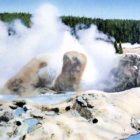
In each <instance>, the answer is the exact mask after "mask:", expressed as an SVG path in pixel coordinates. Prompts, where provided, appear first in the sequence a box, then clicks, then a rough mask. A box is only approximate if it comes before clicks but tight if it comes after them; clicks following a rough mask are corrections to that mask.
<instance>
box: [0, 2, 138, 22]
mask: <svg viewBox="0 0 140 140" xmlns="http://www.w3.org/2000/svg"><path fill="white" fill-rule="evenodd" d="M43 3H51V4H53V5H55V6H56V7H57V8H58V10H59V12H60V15H73V16H86V17H92V18H104V19H114V18H115V19H116V18H117V19H136V20H139V19H140V14H139V13H140V0H0V12H30V13H33V12H34V11H35V9H37V7H38V6H39V5H41V4H43Z"/></svg>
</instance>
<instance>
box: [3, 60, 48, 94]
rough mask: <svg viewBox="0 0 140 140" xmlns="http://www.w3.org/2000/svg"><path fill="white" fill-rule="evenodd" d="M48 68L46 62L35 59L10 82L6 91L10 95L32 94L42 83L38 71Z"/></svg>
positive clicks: (6, 86)
mask: <svg viewBox="0 0 140 140" xmlns="http://www.w3.org/2000/svg"><path fill="white" fill-rule="evenodd" d="M45 66H47V62H46V61H45V60H41V59H37V58H34V59H32V60H31V61H30V62H29V63H28V64H26V65H25V66H24V67H23V68H22V69H21V70H20V71H19V72H18V73H17V74H16V75H15V76H14V77H12V78H11V79H9V80H8V82H7V83H6V84H5V87H4V89H5V90H7V91H9V93H10V94H11V93H13V94H18V95H24V94H25V93H27V92H28V94H30V93H31V92H32V91H33V90H34V89H35V87H36V86H37V85H38V83H39V82H40V78H39V76H38V71H39V70H40V69H41V68H43V67H45Z"/></svg>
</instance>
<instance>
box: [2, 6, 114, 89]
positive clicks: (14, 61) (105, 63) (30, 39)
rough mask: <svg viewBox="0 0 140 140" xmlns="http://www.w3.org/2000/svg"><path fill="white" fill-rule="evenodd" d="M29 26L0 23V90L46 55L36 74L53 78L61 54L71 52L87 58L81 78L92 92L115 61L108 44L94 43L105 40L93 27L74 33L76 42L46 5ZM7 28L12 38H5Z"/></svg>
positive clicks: (59, 63)
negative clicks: (24, 67)
mask: <svg viewBox="0 0 140 140" xmlns="http://www.w3.org/2000/svg"><path fill="white" fill-rule="evenodd" d="M31 23H32V26H31V28H27V27H25V26H24V25H23V24H22V23H21V22H20V21H19V20H16V21H14V22H13V23H11V24H6V23H3V22H1V21H0V60H1V62H0V87H2V86H3V85H4V83H5V82H6V81H7V80H8V79H9V78H10V77H12V76H13V75H15V74H16V73H17V72H18V71H19V70H20V69H21V67H22V66H23V65H25V64H26V63H27V62H28V61H29V60H30V59H32V58H34V57H42V56H45V55H46V54H47V55H46V61H47V62H49V65H48V67H47V68H44V69H42V70H41V71H40V74H41V76H44V75H45V72H49V73H50V74H52V75H53V76H54V77H56V76H57V75H58V74H59V73H60V71H61V68H62V58H63V55H64V53H65V52H67V51H73V50H75V51H78V52H82V53H84V54H85V55H86V56H87V58H88V63H87V67H86V69H85V72H84V75H83V78H82V83H83V88H84V89H92V88H94V85H95V84H97V82H98V81H99V80H102V79H104V77H105V76H106V75H107V73H108V72H109V71H110V70H111V68H112V63H113V62H114V60H115V58H116V56H115V50H114V48H113V46H112V44H110V43H107V42H105V41H101V40H97V38H103V39H105V40H106V38H107V36H106V35H104V34H103V33H100V32H99V31H98V30H97V28H96V26H94V25H92V26H91V27H90V28H89V29H83V30H79V31H77V35H78V36H79V40H78V39H76V38H75V37H74V36H72V35H71V33H70V29H69V27H67V26H65V25H64V24H63V23H62V22H61V19H60V18H59V13H58V11H57V9H56V8H55V7H54V6H52V5H50V4H44V5H43V6H41V7H40V8H39V9H38V10H37V11H36V12H35V14H34V15H33V16H32V18H31ZM9 27H11V28H13V30H15V34H14V35H11V36H8V28H9ZM52 54H53V55H52Z"/></svg>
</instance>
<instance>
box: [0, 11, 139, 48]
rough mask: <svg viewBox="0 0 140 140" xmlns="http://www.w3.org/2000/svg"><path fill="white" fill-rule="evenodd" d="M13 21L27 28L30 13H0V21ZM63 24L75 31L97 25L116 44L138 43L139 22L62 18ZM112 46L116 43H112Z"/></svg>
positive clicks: (29, 22) (29, 24) (29, 21)
mask: <svg viewBox="0 0 140 140" xmlns="http://www.w3.org/2000/svg"><path fill="white" fill-rule="evenodd" d="M15 19H21V21H22V22H23V23H24V24H25V25H26V26H27V27H30V26H31V20H30V19H31V14H30V13H0V20H2V21H4V22H11V21H13V20H15ZM61 19H62V21H63V23H64V24H66V25H68V26H70V27H71V28H72V29H75V28H76V26H77V25H80V24H83V25H85V26H86V27H87V28H88V27H89V26H90V25H91V24H95V25H97V28H98V29H99V30H100V31H102V32H104V33H105V34H107V35H108V36H112V37H114V38H115V40H116V42H130V43H132V44H134V43H140V20H121V19H100V18H87V17H74V16H62V17H61ZM114 46H116V43H115V42H114Z"/></svg>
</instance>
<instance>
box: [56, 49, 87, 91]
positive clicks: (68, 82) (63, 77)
mask: <svg viewBox="0 0 140 140" xmlns="http://www.w3.org/2000/svg"><path fill="white" fill-rule="evenodd" d="M86 62H87V59H86V56H85V55H84V54H81V53H78V52H73V51H72V52H67V53H66V54H64V57H63V67H62V72H61V74H60V75H59V76H58V78H57V79H56V81H55V84H54V89H55V90H56V91H60V92H61V91H63V92H64V91H74V90H78V89H79V84H80V81H81V78H82V75H83V72H84V69H85V66H86Z"/></svg>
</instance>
